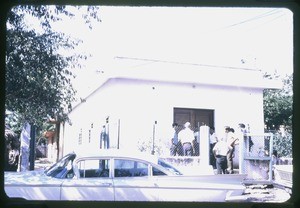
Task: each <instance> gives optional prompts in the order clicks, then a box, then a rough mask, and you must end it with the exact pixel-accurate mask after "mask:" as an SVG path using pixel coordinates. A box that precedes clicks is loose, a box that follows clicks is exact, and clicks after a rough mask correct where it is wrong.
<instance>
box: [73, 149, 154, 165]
mask: <svg viewBox="0 0 300 208" xmlns="http://www.w3.org/2000/svg"><path fill="white" fill-rule="evenodd" d="M94 157H118V158H122V157H126V158H134V159H138V160H144V161H148V162H152V163H154V164H157V163H158V157H157V156H155V155H151V154H149V153H145V152H139V151H124V150H120V149H101V150H99V152H97V153H95V152H93V153H90V152H89V153H86V154H78V155H77V157H76V160H80V159H83V158H94Z"/></svg>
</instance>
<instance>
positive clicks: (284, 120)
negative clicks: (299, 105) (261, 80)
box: [264, 75, 293, 130]
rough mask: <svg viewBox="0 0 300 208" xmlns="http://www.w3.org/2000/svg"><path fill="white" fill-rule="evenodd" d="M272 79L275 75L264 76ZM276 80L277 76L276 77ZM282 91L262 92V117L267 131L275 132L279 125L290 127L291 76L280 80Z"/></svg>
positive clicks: (291, 111)
mask: <svg viewBox="0 0 300 208" xmlns="http://www.w3.org/2000/svg"><path fill="white" fill-rule="evenodd" d="M265 77H267V78H270V79H274V78H275V77H276V75H265ZM277 78H278V76H277ZM282 82H283V87H282V89H279V90H278V89H277V90H276V89H267V90H264V117H265V124H266V125H267V128H268V129H271V130H277V129H279V127H280V126H281V125H284V126H285V128H287V129H289V128H291V127H292V116H293V75H289V76H286V77H284V78H282Z"/></svg>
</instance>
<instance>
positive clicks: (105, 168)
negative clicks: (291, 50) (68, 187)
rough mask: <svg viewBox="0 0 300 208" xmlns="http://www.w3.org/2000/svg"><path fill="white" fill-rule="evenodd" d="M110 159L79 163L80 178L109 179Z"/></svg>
mask: <svg viewBox="0 0 300 208" xmlns="http://www.w3.org/2000/svg"><path fill="white" fill-rule="evenodd" d="M109 161H110V160H109V159H89V160H82V161H79V162H78V170H79V173H80V178H99V177H102V178H107V177H109V169H110V168H109Z"/></svg>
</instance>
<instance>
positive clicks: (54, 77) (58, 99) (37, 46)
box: [5, 5, 100, 125]
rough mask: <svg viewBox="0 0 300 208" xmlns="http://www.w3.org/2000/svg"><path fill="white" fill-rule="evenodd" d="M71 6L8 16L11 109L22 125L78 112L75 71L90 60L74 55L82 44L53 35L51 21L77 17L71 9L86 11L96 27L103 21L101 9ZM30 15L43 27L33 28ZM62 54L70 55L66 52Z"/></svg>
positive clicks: (88, 20) (85, 17)
mask: <svg viewBox="0 0 300 208" xmlns="http://www.w3.org/2000/svg"><path fill="white" fill-rule="evenodd" d="M70 8H71V7H70ZM70 8H67V7H65V6H46V5H44V6H43V5H39V6H28V5H23V6H17V7H14V8H12V9H11V10H10V12H9V13H8V17H7V34H6V40H7V45H6V73H5V82H6V83H5V84H6V85H5V93H6V98H5V99H6V100H5V108H6V109H7V110H9V111H12V112H15V113H17V114H18V115H19V117H20V119H21V122H25V121H26V122H30V123H33V124H39V125H40V124H41V123H42V122H44V121H45V119H46V118H47V117H52V118H55V119H57V120H60V121H62V120H66V119H67V114H66V113H67V112H68V109H69V110H70V109H71V108H72V106H71V104H72V102H73V101H74V95H75V93H76V92H75V90H74V89H73V87H72V84H71V78H72V77H73V76H74V75H73V74H72V68H75V67H80V62H79V61H80V60H82V59H86V58H87V56H86V55H83V54H75V53H73V52H72V50H73V49H74V48H75V47H76V46H77V45H78V44H80V43H81V41H80V40H76V39H73V38H72V37H69V36H67V35H65V34H63V33H60V32H56V31H53V30H52V28H51V23H53V22H55V21H63V18H72V17H73V16H74V15H75V14H74V13H72V12H70V11H69V10H71V11H75V10H80V11H81V14H83V17H82V20H83V21H85V22H86V23H87V26H88V27H90V28H91V26H92V21H93V20H95V21H100V19H99V15H98V9H99V8H98V7H72V8H71V9H70ZM74 8H75V10H74ZM82 10H85V11H82ZM26 17H30V18H32V19H35V20H38V22H39V25H40V27H39V28H38V29H37V28H30V26H28V25H27V23H28V22H26V21H25V20H26ZM62 50H68V51H69V52H70V53H68V54H70V55H65V54H61V51H62Z"/></svg>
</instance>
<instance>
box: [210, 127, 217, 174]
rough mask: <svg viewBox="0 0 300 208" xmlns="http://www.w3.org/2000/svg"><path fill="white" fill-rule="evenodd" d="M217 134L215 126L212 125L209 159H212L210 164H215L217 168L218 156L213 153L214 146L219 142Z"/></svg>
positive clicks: (214, 166)
mask: <svg viewBox="0 0 300 208" xmlns="http://www.w3.org/2000/svg"><path fill="white" fill-rule="evenodd" d="M217 139H218V138H217V135H216V133H215V128H214V127H210V128H209V159H210V165H212V166H213V168H214V169H215V168H216V158H215V156H214V153H213V148H214V146H215V145H216V143H217Z"/></svg>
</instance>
